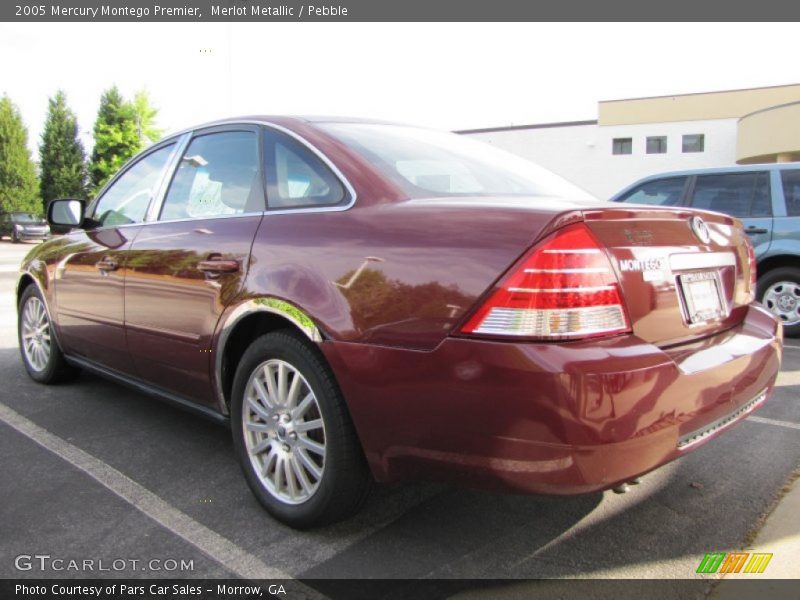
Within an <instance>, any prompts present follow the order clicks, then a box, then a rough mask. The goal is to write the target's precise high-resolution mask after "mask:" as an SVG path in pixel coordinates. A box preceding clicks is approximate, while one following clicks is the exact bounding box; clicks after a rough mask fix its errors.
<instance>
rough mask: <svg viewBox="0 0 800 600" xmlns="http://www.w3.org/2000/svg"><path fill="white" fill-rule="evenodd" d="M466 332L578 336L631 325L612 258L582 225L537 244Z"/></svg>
mask: <svg viewBox="0 0 800 600" xmlns="http://www.w3.org/2000/svg"><path fill="white" fill-rule="evenodd" d="M461 331H462V333H471V334H485V335H503V336H506V335H507V336H515V337H526V338H537V339H564V338H569V339H574V338H578V337H590V336H597V335H611V334H617V333H624V332H627V331H630V324H629V322H628V316H627V314H626V311H625V307H624V302H623V300H622V293H621V292H620V288H619V282H618V281H617V278H616V275H614V271H613V269H612V266H611V262H610V261H609V260H608V256H606V253H605V251H604V250H603V248H602V247H601V246H600V244H598V242H597V240H596V239H595V238H594V236H593V235H592V233H591V232H590V231H589V228H588V227H587V226H586V225H585V224H584V223H576V224H574V225H569V226H568V227H565V228H564V229H561V230H559V231H557V232H556V233H554V234H553V235H551V236H550V237H548V238H547V239H545V240H544V241H543V242H542V243H540V244H539V245H538V246H536V247H535V248H533V249H532V250H531V251H530V252H529V253H528V254H527V255H526V256H525V257H524V258H523V259H522V260H521V261H520V263H519V264H518V265H517V266H516V267H515V268H514V270H513V271H511V272H510V273H509V274H508V275H506V276H505V277H504V278H503V279H502V280H501V281H500V283H499V284H498V288H497V289H496V290H495V291H494V292H493V293H492V295H491V296H490V297H489V298H488V300H486V302H485V303H484V304H483V305H482V306H481V307H480V308H479V309H478V310H477V311H476V312H475V314H473V315H472V317H471V318H470V320H469V321H468V322H467V323H466V325H464V327H462V329H461Z"/></svg>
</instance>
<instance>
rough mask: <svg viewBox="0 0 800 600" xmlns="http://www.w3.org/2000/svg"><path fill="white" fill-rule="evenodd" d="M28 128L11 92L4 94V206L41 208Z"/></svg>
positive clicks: (0, 112) (0, 114) (0, 189)
mask: <svg viewBox="0 0 800 600" xmlns="http://www.w3.org/2000/svg"><path fill="white" fill-rule="evenodd" d="M40 209H41V203H40V201H39V185H38V181H37V179H36V166H35V165H34V164H33V161H32V160H31V154H30V150H28V131H27V129H26V128H25V125H24V124H23V123H22V117H21V116H20V114H19V110H17V107H16V106H14V104H13V103H12V102H11V100H10V99H9V98H8V96H3V97H2V98H0V210H2V211H6V212H7V211H25V212H35V213H38V212H40Z"/></svg>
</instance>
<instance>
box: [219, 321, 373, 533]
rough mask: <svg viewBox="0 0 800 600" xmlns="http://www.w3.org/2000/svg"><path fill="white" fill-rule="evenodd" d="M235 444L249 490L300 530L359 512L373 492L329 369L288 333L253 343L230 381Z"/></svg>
mask: <svg viewBox="0 0 800 600" xmlns="http://www.w3.org/2000/svg"><path fill="white" fill-rule="evenodd" d="M231 421H232V430H233V441H234V446H235V448H236V454H237V457H238V459H239V463H240V465H241V467H242V470H243V471H244V475H245V478H246V479H247V483H248V484H249V486H250V488H251V489H252V491H253V493H254V494H255V496H256V497H257V498H258V500H259V501H260V502H261V504H262V505H263V506H264V507H265V508H266V509H267V510H268V511H269V512H270V513H271V514H272V515H273V516H275V517H276V518H278V519H279V520H281V521H283V522H285V523H287V524H288V525H290V526H292V527H296V528H307V527H313V526H319V525H325V524H328V523H333V522H335V521H339V520H342V519H344V518H347V517H348V516H350V515H352V514H353V513H355V512H356V511H357V510H358V509H359V508H360V506H361V505H362V503H363V502H364V500H365V498H366V495H367V492H368V491H369V488H370V481H371V479H370V475H369V471H368V469H367V466H366V461H365V459H364V456H363V453H362V451H361V446H360V444H359V442H358V439H357V437H356V433H355V429H354V427H353V424H352V421H351V420H350V415H349V413H348V411H347V407H346V406H345V403H344V399H343V398H342V394H341V392H340V391H339V388H338V385H337V384H336V381H335V379H334V377H333V373H332V372H331V370H330V367H328V365H327V364H326V363H325V361H324V359H323V357H322V356H321V355H320V354H319V351H318V350H317V349H316V348H314V347H313V346H312V345H311V344H309V343H308V342H306V341H305V340H303V339H302V338H300V337H299V336H298V335H295V334H294V333H292V332H288V331H279V332H273V333H269V334H266V335H263V336H261V337H260V338H258V339H256V340H255V341H254V342H253V343H252V344H251V345H250V347H249V348H248V349H247V351H246V352H245V353H244V356H242V359H241V361H240V363H239V366H238V368H237V370H236V375H235V377H234V382H233V393H232V402H231Z"/></svg>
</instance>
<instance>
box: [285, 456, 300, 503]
mask: <svg viewBox="0 0 800 600" xmlns="http://www.w3.org/2000/svg"><path fill="white" fill-rule="evenodd" d="M291 462H292V460H291V458H289V457H288V456H287V457H286V458H284V459H283V471H284V477H286V483H287V484H288V489H289V495H290V496H291V497H292V498H297V482H296V481H295V480H294V469H292V465H291Z"/></svg>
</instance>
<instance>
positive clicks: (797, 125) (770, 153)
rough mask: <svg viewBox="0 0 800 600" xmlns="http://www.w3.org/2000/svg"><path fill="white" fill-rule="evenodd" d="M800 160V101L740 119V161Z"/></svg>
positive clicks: (738, 134) (738, 158)
mask: <svg viewBox="0 0 800 600" xmlns="http://www.w3.org/2000/svg"><path fill="white" fill-rule="evenodd" d="M795 160H800V102H793V103H791V104H784V105H782V106H773V107H770V108H766V109H764V110H759V111H757V112H754V113H750V114H749V115H745V116H744V117H742V118H741V119H739V127H738V130H737V136H736V162H737V163H739V164H752V163H760V162H791V161H795Z"/></svg>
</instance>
